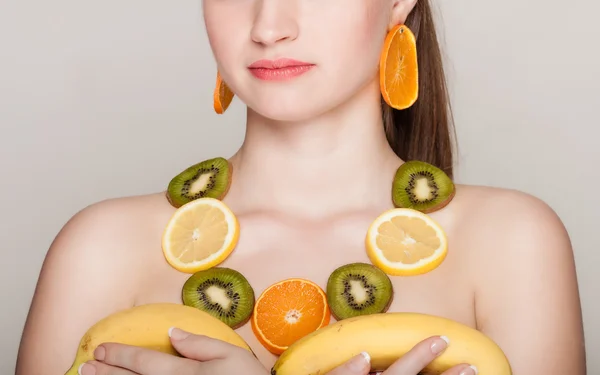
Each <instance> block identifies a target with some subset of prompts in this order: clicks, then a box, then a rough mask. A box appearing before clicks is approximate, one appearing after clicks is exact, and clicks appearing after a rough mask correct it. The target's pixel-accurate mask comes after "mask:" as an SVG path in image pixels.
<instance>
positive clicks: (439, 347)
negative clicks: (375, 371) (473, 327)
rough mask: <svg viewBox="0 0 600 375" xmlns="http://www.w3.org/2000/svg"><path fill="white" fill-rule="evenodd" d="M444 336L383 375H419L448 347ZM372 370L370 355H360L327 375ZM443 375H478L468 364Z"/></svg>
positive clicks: (420, 347)
mask: <svg viewBox="0 0 600 375" xmlns="http://www.w3.org/2000/svg"><path fill="white" fill-rule="evenodd" d="M446 340H447V339H445V337H443V336H434V337H429V338H427V339H425V340H423V341H421V342H420V343H418V344H417V345H415V346H414V347H413V348H412V349H411V350H410V351H409V352H407V353H406V354H405V355H404V356H402V358H400V359H398V360H397V361H396V362H394V363H393V364H392V365H391V366H390V367H389V368H388V369H387V370H385V371H384V372H382V373H381V375H417V374H419V372H420V371H422V370H423V369H424V368H425V367H426V366H427V365H428V364H429V363H430V362H431V361H433V360H434V359H435V358H436V357H437V356H438V355H440V354H441V353H442V352H443V351H444V350H445V349H446V347H447V346H448V342H447V341H446ZM370 370H371V363H370V357H369V355H368V353H364V354H359V355H357V356H356V357H354V358H351V359H350V360H349V361H348V362H346V363H344V364H343V365H341V366H339V367H337V368H335V369H333V370H331V371H330V372H328V373H327V374H326V375H367V374H369V372H370ZM441 375H477V370H476V369H475V367H474V366H473V367H472V366H470V364H468V363H463V364H459V365H456V366H454V367H452V368H450V369H448V370H447V371H444V372H443V373H442V374H441Z"/></svg>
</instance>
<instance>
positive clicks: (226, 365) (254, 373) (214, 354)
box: [79, 328, 269, 375]
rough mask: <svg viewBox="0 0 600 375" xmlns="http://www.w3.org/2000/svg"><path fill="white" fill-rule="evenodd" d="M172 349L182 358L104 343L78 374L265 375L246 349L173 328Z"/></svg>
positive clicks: (171, 333)
mask: <svg viewBox="0 0 600 375" xmlns="http://www.w3.org/2000/svg"><path fill="white" fill-rule="evenodd" d="M169 336H171V342H172V344H173V347H174V348H175V349H176V350H177V351H178V352H179V354H181V355H182V356H183V357H184V358H181V357H177V356H174V355H171V354H166V353H162V352H158V351H155V350H150V349H145V348H140V347H137V346H130V345H124V344H118V343H104V344H102V345H100V346H98V348H97V349H96V351H95V352H94V357H95V359H96V360H95V361H90V362H87V363H86V364H84V365H83V366H82V367H81V368H80V369H79V373H80V375H209V374H210V375H221V374H223V375H225V374H239V373H244V374H245V375H268V373H269V372H268V371H267V370H266V369H265V368H264V367H263V366H262V364H261V363H260V362H259V361H258V360H257V359H256V358H255V357H254V355H253V354H252V353H251V352H249V351H248V350H246V349H242V348H240V347H237V346H234V345H231V344H229V343H226V342H224V341H220V340H216V339H213V338H210V337H206V336H198V335H193V334H190V333H188V332H184V331H182V330H179V329H177V328H175V329H172V330H171V332H169Z"/></svg>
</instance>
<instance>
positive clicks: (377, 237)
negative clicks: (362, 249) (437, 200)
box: [365, 208, 448, 276]
mask: <svg viewBox="0 0 600 375" xmlns="http://www.w3.org/2000/svg"><path fill="white" fill-rule="evenodd" d="M365 243H366V248H367V255H368V256H369V258H370V259H371V262H373V264H374V265H375V266H377V267H379V268H380V269H381V270H383V271H384V272H385V273H387V274H389V275H394V276H410V275H419V274H423V273H426V272H429V271H432V270H433V269H435V268H437V267H438V266H439V265H440V264H441V263H442V262H443V261H444V259H445V258H446V254H447V252H448V241H447V238H446V234H445V233H444V231H443V230H442V228H441V227H440V225H439V224H438V223H437V222H435V221H434V220H433V219H432V218H431V217H429V216H428V215H427V214H424V213H422V212H420V211H417V210H414V209H410V208H395V209H392V210H388V211H386V212H384V213H383V214H381V215H380V216H379V217H378V218H376V219H375V220H374V221H373V223H372V224H371V226H370V227H369V229H368V231H367V236H366V240H365Z"/></svg>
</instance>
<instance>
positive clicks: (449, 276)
mask: <svg viewBox="0 0 600 375" xmlns="http://www.w3.org/2000/svg"><path fill="white" fill-rule="evenodd" d="M259 224H260V225H259ZM368 224H369V222H368V220H367V219H364V220H362V219H356V220H353V221H347V222H343V223H338V224H337V225H334V224H330V225H311V226H294V225H281V224H275V223H264V222H263V223H258V222H255V223H252V222H250V223H246V225H243V222H242V225H241V228H242V232H241V233H240V239H239V243H238V246H237V247H236V249H235V250H234V252H233V253H232V254H231V255H230V256H229V257H228V258H227V259H226V260H225V261H224V262H223V263H221V264H220V265H219V267H226V268H230V269H233V270H235V271H237V272H239V273H241V274H242V275H243V276H244V278H245V279H246V280H247V281H248V283H249V284H250V286H251V287H252V289H253V291H254V294H255V296H256V298H258V297H259V296H260V295H261V293H263V291H265V289H267V288H268V287H269V286H270V285H273V284H274V283H277V282H279V281H282V280H285V279H290V278H301V279H307V280H310V281H312V282H314V283H316V284H317V285H318V286H320V287H321V288H322V289H323V290H327V282H328V280H329V278H330V276H331V275H332V273H333V272H334V271H335V270H336V269H338V268H339V267H341V266H344V265H348V264H352V263H366V264H370V263H371V262H370V260H369V258H368V256H367V253H366V249H365V242H364V239H365V235H366V230H367V227H368ZM460 257H461V255H460V254H454V253H449V254H448V256H447V258H446V260H445V261H444V263H442V265H441V266H440V267H438V268H437V269H436V270H434V271H433V272H430V273H428V274H425V275H421V276H411V277H398V276H388V277H389V279H390V281H391V285H392V288H391V290H389V291H387V293H390V297H391V305H390V306H389V309H388V311H390V312H395V311H416V312H423V313H428V314H434V315H440V316H445V317H448V318H451V319H454V320H457V321H460V322H463V323H465V324H469V325H474V314H473V293H472V285H471V284H470V283H469V281H468V280H467V279H466V278H465V277H463V273H461V272H460V266H459V264H460ZM189 276H190V275H184V274H180V273H178V272H176V271H174V270H169V272H165V273H164V275H162V276H161V277H157V278H154V280H156V281H154V284H155V285H154V287H153V288H149V289H148V291H151V292H145V293H144V294H143V295H142V296H140V298H138V301H139V302H138V303H140V302H141V303H148V302H156V301H172V302H178V303H180V302H181V291H182V287H183V284H184V282H185V281H186V280H187V279H188V277H189ZM159 280H160V281H159ZM359 287H360V285H359ZM331 321H332V322H334V321H335V319H333V318H332V319H331ZM237 331H238V333H239V334H240V335H241V336H242V337H243V338H244V339H245V340H246V341H247V342H248V344H249V345H250V346H251V347H252V348H253V350H254V351H255V353H256V354H257V356H258V358H259V359H260V360H261V362H262V363H263V364H264V365H265V366H266V367H269V366H271V365H272V364H273V362H274V360H275V359H276V357H275V356H274V355H272V354H270V353H269V352H268V351H267V350H266V349H265V348H264V347H263V346H262V345H261V344H260V343H259V341H258V340H257V339H256V337H255V335H254V332H253V331H252V329H251V327H250V324H249V323H247V324H245V325H243V326H242V327H240V328H238V329H237Z"/></svg>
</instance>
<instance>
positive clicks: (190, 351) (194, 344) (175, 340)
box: [169, 327, 235, 361]
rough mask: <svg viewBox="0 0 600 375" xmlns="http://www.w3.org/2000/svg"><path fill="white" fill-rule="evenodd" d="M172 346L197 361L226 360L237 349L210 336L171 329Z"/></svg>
mask: <svg viewBox="0 0 600 375" xmlns="http://www.w3.org/2000/svg"><path fill="white" fill-rule="evenodd" d="M169 337H170V338H171V344H172V345H173V347H174V348H175V350H177V352H179V354H181V355H182V356H184V357H186V358H189V359H195V360H197V361H211V360H214V359H219V358H225V357H226V356H227V355H228V354H229V352H231V350H235V347H234V346H233V345H231V344H229V343H226V342H224V341H221V340H217V339H214V338H212V337H208V336H202V335H194V334H192V333H189V332H186V331H184V330H181V329H179V328H175V327H173V328H171V329H169Z"/></svg>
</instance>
